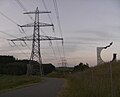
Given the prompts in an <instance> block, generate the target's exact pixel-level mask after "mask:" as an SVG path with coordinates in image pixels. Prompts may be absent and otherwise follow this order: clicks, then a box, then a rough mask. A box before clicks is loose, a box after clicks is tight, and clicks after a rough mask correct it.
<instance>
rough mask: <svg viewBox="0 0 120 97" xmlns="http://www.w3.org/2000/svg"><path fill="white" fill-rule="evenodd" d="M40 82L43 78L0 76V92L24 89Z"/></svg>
mask: <svg viewBox="0 0 120 97" xmlns="http://www.w3.org/2000/svg"><path fill="white" fill-rule="evenodd" d="M40 81H41V78H40V77H39V76H25V75H24V76H12V75H0V91H3V90H7V89H13V88H18V87H23V86H26V85H29V84H32V83H37V82H40Z"/></svg>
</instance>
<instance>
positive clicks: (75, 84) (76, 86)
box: [60, 61, 120, 97]
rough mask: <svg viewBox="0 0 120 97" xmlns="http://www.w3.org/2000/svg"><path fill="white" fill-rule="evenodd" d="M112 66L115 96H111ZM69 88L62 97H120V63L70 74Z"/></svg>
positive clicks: (66, 88) (68, 77) (68, 78)
mask: <svg viewBox="0 0 120 97" xmlns="http://www.w3.org/2000/svg"><path fill="white" fill-rule="evenodd" d="M110 64H112V72H113V74H112V76H113V79H112V81H113V83H112V85H113V88H112V89H113V90H112V91H113V94H111V78H110ZM65 79H67V87H65V89H64V91H63V93H62V95H60V97H120V61H118V62H114V63H106V64H103V65H99V66H96V67H92V68H90V69H88V70H85V71H82V72H74V73H72V74H68V75H67V76H66V77H65Z"/></svg>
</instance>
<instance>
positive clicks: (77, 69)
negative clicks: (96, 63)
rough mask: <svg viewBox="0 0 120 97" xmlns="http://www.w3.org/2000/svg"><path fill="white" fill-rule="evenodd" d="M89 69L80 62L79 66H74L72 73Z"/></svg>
mask: <svg viewBox="0 0 120 97" xmlns="http://www.w3.org/2000/svg"><path fill="white" fill-rule="evenodd" d="M89 68H90V67H89V64H88V63H86V64H84V63H82V62H81V63H80V64H79V65H76V66H74V69H73V71H84V70H87V69H89Z"/></svg>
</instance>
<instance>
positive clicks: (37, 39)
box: [10, 7, 63, 76]
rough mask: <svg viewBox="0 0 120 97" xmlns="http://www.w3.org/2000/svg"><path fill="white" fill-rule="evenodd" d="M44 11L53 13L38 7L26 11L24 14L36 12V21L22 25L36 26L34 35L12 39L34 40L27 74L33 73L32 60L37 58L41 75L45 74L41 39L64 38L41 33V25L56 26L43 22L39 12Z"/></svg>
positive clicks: (42, 12)
mask: <svg viewBox="0 0 120 97" xmlns="http://www.w3.org/2000/svg"><path fill="white" fill-rule="evenodd" d="M44 13H51V12H50V11H39V9H38V7H37V8H36V10H35V11H34V12H26V13H24V14H35V20H34V23H31V24H26V25H22V26H20V25H19V26H20V27H34V31H33V35H32V36H26V37H22V38H16V39H12V40H10V41H12V42H14V41H23V42H25V41H32V51H31V56H30V62H29V64H28V65H27V75H31V74H32V70H33V68H32V64H31V61H33V60H35V59H37V62H38V63H39V65H40V75H41V76H42V75H43V67H42V57H41V51H40V48H41V45H40V44H41V41H45V40H49V41H51V40H62V41H63V38H57V37H50V36H44V35H41V33H40V28H41V27H48V26H52V27H54V25H53V24H48V23H41V22H40V20H39V14H44Z"/></svg>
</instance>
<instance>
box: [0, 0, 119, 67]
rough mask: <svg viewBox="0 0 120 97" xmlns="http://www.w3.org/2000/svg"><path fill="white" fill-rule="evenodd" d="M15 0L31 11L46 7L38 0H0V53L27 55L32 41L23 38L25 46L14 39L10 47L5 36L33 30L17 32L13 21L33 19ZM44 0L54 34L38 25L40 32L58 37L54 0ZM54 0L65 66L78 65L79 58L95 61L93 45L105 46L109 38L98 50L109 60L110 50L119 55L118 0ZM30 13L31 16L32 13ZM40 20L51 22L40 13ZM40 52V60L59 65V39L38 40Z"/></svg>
mask: <svg viewBox="0 0 120 97" xmlns="http://www.w3.org/2000/svg"><path fill="white" fill-rule="evenodd" d="M17 1H20V2H21V3H22V4H23V5H24V7H25V8H26V9H27V11H35V9H36V7H38V8H39V10H40V11H45V10H46V8H45V7H44V5H43V2H42V0H0V54H1V55H13V56H15V57H16V58H18V59H29V57H30V53H31V45H32V42H27V44H28V46H23V45H24V43H22V42H15V43H16V45H17V46H15V47H11V46H10V45H9V43H8V40H7V39H13V38H17V37H24V36H26V35H28V36H29V35H32V34H33V28H24V30H25V32H26V34H24V33H20V31H19V27H18V26H17V25H16V24H15V23H17V24H20V25H24V24H28V23H32V22H33V21H32V20H31V19H30V18H29V16H27V15H25V14H23V13H24V12H25V10H24V9H22V8H21V6H20V5H19V4H18V2H17ZM44 1H45V4H46V7H47V9H48V10H49V11H51V12H52V13H51V14H49V15H50V17H51V20H52V22H53V24H54V25H55V33H56V35H55V34H54V33H53V31H52V29H51V28H48V27H47V28H46V29H45V28H42V30H43V31H44V33H43V32H41V34H42V35H48V36H56V37H61V32H60V30H59V27H58V22H57V18H56V14H55V8H54V3H53V1H54V0H44ZM56 1H57V5H58V10H59V19H60V23H61V28H62V36H63V38H64V49H65V56H66V59H67V62H68V66H74V65H78V64H79V63H80V62H83V63H86V62H87V63H88V64H90V66H94V65H96V64H97V62H96V60H97V55H96V47H102V46H106V45H108V44H109V43H110V42H112V41H113V45H112V46H111V47H110V48H108V49H107V50H103V52H102V53H101V56H102V59H103V60H104V61H106V62H107V61H110V60H112V54H113V53H117V59H118V60H119V59H120V0H56ZM3 14H4V15H5V16H7V17H9V18H10V19H11V20H13V21H14V22H15V23H13V22H12V21H10V20H9V19H7V18H6V17H5V16H4V15H3ZM31 16H32V17H33V18H34V15H31ZM40 22H47V23H51V21H50V20H49V18H48V15H47V14H44V15H41V16H40ZM3 32H4V33H3ZM5 33H7V34H10V35H12V36H10V35H7V34H5ZM14 36H15V37H14ZM11 44H12V43H11ZM57 44H58V47H59V50H58V47H57ZM52 48H53V49H54V50H53V49H52ZM59 51H60V52H59ZM41 55H42V59H43V63H53V64H54V65H55V66H60V65H58V63H60V62H61V61H60V57H63V50H62V43H61V41H58V42H57V43H56V41H54V42H52V47H50V43H49V41H48V42H42V43H41Z"/></svg>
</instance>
